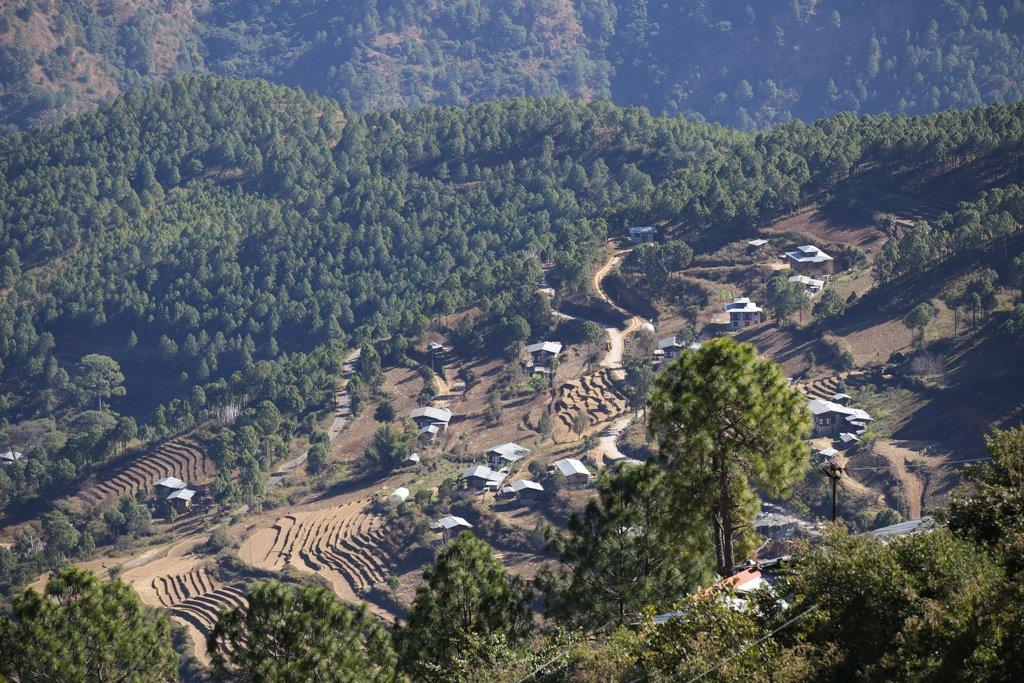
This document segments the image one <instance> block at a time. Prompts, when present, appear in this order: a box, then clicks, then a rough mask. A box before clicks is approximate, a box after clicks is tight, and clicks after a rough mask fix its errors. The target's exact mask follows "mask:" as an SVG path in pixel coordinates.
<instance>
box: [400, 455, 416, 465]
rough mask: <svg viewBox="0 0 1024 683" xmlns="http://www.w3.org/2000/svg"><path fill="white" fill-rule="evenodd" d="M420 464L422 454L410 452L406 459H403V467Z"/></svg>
mask: <svg viewBox="0 0 1024 683" xmlns="http://www.w3.org/2000/svg"><path fill="white" fill-rule="evenodd" d="M418 464H420V454H419V453H410V454H409V455H408V456H407V457H406V458H405V460H403V461H402V467H412V466H413V465H418Z"/></svg>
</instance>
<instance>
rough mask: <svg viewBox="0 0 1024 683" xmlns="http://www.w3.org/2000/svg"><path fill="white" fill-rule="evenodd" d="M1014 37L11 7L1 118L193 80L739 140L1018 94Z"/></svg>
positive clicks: (805, 13)
mask: <svg viewBox="0 0 1024 683" xmlns="http://www.w3.org/2000/svg"><path fill="white" fill-rule="evenodd" d="M1022 35H1024V5H1022V4H1021V3H1020V2H1019V0H945V1H944V2H934V1H932V0H913V1H912V2H903V3H898V4H893V3H886V2H881V1H880V0H867V1H865V0H792V2H772V3H754V2H750V1H749V0H726V1H723V2H707V1H706V0H685V1H681V2H651V1H650V0H572V1H570V0H521V1H519V2H484V1H483V0H440V1H438V2H431V3H422V2H415V1H413V0H359V1H358V2H346V3H336V2H327V1H324V0H303V1H301V2H280V1H278V0H275V1H272V2H261V3H251V2H244V1H240V0H228V1H227V2H205V1H203V0H173V1H171V2H152V1H149V0H118V1H116V2H109V3H106V2H105V3H89V2H84V1H83V0H19V1H18V2H13V3H7V4H6V5H5V7H4V11H3V15H2V16H0V84H2V91H0V108H2V109H0V123H3V124H6V125H8V126H23V125H25V124H26V123H32V122H39V121H46V120H53V119H54V118H57V117H60V116H63V115H66V114H68V113H73V112H74V111H77V110H80V109H81V108H83V107H88V106H91V105H94V104H95V103H97V102H102V101H106V100H109V99H110V98H111V97H112V96H113V95H115V94H116V93H118V92H121V91H123V90H125V89H126V88H128V87H131V86H134V85H139V84H142V83H145V82H148V81H152V80H160V79H163V78H166V77H167V76H169V75H172V74H175V73H182V72H196V71H198V72H209V73H216V74H221V75H226V76H231V77H240V78H243V77H261V78H267V79H269V80H271V81H276V82H280V83H284V84H287V85H293V86H299V87H302V88H304V89H305V90H307V91H309V92H313V91H316V92H319V93H320V94H322V95H327V96H330V97H332V98H334V99H336V100H338V101H339V102H340V103H341V104H342V105H343V106H344V107H350V108H353V109H355V110H359V111H365V110H368V109H374V108H391V107H404V106H419V105H423V104H429V103H437V104H457V105H466V104H471V103H474V102H482V101H486V100H490V99H494V98H500V97H515V96H522V95H531V96H537V95H557V96H568V97H579V98H583V99H587V100H590V99H597V98H611V99H612V100H614V101H615V102H617V103H620V104H643V105H646V106H648V107H650V108H651V109H652V110H654V111H666V112H668V113H696V114H700V115H702V116H703V117H705V118H708V119H710V120H714V121H719V122H723V123H728V124H731V125H735V126H740V127H743V128H748V129H749V128H753V127H764V126H767V125H769V124H772V123H776V122H779V121H784V120H788V119H790V118H792V117H799V118H802V119H804V120H811V119H814V118H817V117H819V116H825V115H831V114H834V113H837V112H840V111H854V112H863V113H877V112H882V111H889V112H894V113H898V112H906V113H926V112H931V111H938V110H941V109H945V108H948V107H969V106H977V105H980V104H983V103H991V102H1000V101H1011V100H1015V99H1017V98H1019V97H1021V94H1022V88H1024V52H1022V50H1024V48H1022V42H1021V37H1022Z"/></svg>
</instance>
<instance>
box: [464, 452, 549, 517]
mask: <svg viewBox="0 0 1024 683" xmlns="http://www.w3.org/2000/svg"><path fill="white" fill-rule="evenodd" d="M529 454H530V450H529V449H528V448H526V447H524V446H520V445H519V444H517V443H503V444H501V445H499V446H494V447H492V448H490V449H488V450H487V452H486V453H485V454H484V456H485V457H486V459H487V464H486V465H473V466H472V467H470V468H469V469H467V470H466V471H465V472H463V473H462V480H463V481H465V482H466V483H467V484H468V485H469V487H470V488H473V489H476V490H478V491H493V492H495V493H497V494H498V495H500V496H501V497H503V498H511V499H515V500H517V501H521V502H522V501H526V500H532V499H534V498H537V497H538V496H540V495H542V494H543V493H544V487H543V486H541V485H540V484H538V483H537V482H534V481H530V480H528V479H517V480H515V481H513V482H511V483H509V484H505V480H506V479H507V478H508V477H509V474H510V473H511V472H512V469H513V468H514V467H515V465H516V463H518V462H519V461H520V460H523V459H524V458H526V456H528V455H529Z"/></svg>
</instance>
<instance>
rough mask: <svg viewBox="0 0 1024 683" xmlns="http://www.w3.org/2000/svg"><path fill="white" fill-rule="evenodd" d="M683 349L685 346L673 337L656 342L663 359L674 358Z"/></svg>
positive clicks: (677, 338)
mask: <svg viewBox="0 0 1024 683" xmlns="http://www.w3.org/2000/svg"><path fill="white" fill-rule="evenodd" d="M685 348H686V345H685V344H683V342H681V341H680V340H679V337H676V336H674V335H673V336H671V337H665V338H664V339H659V340H658V351H661V353H662V354H664V356H665V358H675V357H677V356H678V355H679V354H680V353H682V352H683V349H685Z"/></svg>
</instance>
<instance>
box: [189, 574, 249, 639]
mask: <svg viewBox="0 0 1024 683" xmlns="http://www.w3.org/2000/svg"><path fill="white" fill-rule="evenodd" d="M247 604H248V603H247V601H246V599H245V586H244V585H242V584H232V585H227V586H221V587H220V588H216V589H214V590H212V591H209V592H207V593H202V594H199V595H194V596H192V597H189V598H187V599H185V600H183V601H182V602H179V603H178V604H176V605H174V606H173V607H171V608H170V610H171V615H172V616H173V617H174V618H175V619H178V620H179V621H182V622H184V623H185V624H186V625H188V626H190V627H191V628H193V629H195V630H196V632H197V633H198V634H199V636H200V637H201V640H200V642H205V640H206V637H207V636H208V635H210V631H212V630H213V626H214V624H215V623H216V622H217V615H219V614H220V612H221V610H226V609H233V608H235V607H245V606H246V605H247ZM197 651H199V648H197Z"/></svg>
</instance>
